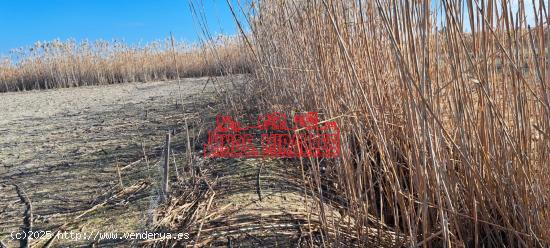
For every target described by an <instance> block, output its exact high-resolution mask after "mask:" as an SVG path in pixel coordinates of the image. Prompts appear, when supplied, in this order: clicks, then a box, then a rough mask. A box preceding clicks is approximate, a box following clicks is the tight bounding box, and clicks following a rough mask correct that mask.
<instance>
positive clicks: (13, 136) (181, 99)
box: [0, 78, 234, 247]
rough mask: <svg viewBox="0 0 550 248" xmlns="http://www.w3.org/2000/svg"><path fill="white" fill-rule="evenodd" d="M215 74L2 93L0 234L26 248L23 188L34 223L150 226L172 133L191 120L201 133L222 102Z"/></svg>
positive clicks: (51, 227) (53, 227) (52, 227)
mask: <svg viewBox="0 0 550 248" xmlns="http://www.w3.org/2000/svg"><path fill="white" fill-rule="evenodd" d="M231 80H234V79H231ZM207 81H208V80H207V79H206V78H200V79H186V80H182V81H178V82H155V83H128V84H117V85H108V86H92V87H79V88H68V89H56V90H45V91H30V92H18V93H5V94H0V106H2V109H1V110H0V240H1V241H3V243H5V244H6V245H7V246H9V247H16V246H18V245H19V243H18V242H17V241H14V240H12V237H11V234H12V232H14V231H19V230H20V227H21V226H22V225H23V213H24V209H25V206H24V204H23V203H22V202H21V200H20V197H19V196H18V194H17V191H16V188H15V186H14V185H18V186H19V187H20V188H21V189H23V191H24V192H25V193H26V195H28V198H29V199H30V201H31V203H32V208H33V211H32V213H33V229H34V230H37V231H40V230H44V231H51V232H52V233H53V232H55V231H57V230H59V229H60V227H61V226H63V225H65V227H66V228H65V229H67V230H83V231H86V230H88V231H89V230H102V231H116V232H124V231H142V230H145V229H146V228H147V220H148V215H150V212H151V211H152V209H153V208H154V207H155V206H154V204H155V200H156V196H155V195H156V193H155V192H156V190H157V189H156V187H155V184H156V181H158V180H157V178H158V174H159V170H158V169H157V168H155V165H158V163H157V162H158V160H159V158H160V155H161V153H162V149H163V142H164V139H165V134H166V133H167V131H168V130H175V131H174V132H175V133H176V132H181V130H182V129H185V127H186V126H185V119H187V120H188V125H189V127H190V133H191V136H192V137H191V138H193V135H194V134H193V132H194V131H195V130H197V128H196V127H193V125H200V121H197V120H198V119H201V118H202V116H204V115H208V112H209V111H210V112H213V110H211V109H214V108H213V106H215V104H216V102H217V101H216V97H217V94H216V93H215V92H216V90H214V87H213V85H214V84H213V83H209V84H206V82H207ZM217 81H218V83H221V84H223V83H225V81H227V80H217ZM205 84H206V87H205ZM178 138H179V137H178V136H177V135H176V136H174V139H175V140H174V142H178V140H177V139H178ZM176 148H177V147H176ZM174 151H175V154H174V155H173V157H172V158H173V159H176V160H177V159H178V158H179V157H180V156H179V154H178V153H177V149H175V150H174ZM145 157H147V158H148V159H144V158H145ZM157 167H158V166H157ZM123 189H124V190H123ZM98 205H99V207H96V208H95V209H92V208H94V206H98ZM91 210H93V211H91ZM75 223H76V224H75ZM39 241H41V240H34V241H33V242H39ZM42 241H43V240H42ZM120 242H122V243H125V244H128V245H130V244H129V241H128V240H122V241H120ZM90 243H92V241H82V240H80V241H74V240H58V241H56V244H57V245H60V246H66V245H71V246H73V245H88V244H90ZM111 243H119V241H116V242H115V241H112V242H111ZM56 244H54V246H55V245H56ZM118 245H120V244H118Z"/></svg>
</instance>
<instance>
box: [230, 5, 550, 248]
mask: <svg viewBox="0 0 550 248" xmlns="http://www.w3.org/2000/svg"><path fill="white" fill-rule="evenodd" d="M227 2H228V5H229V7H230V8H231V10H232V11H233V12H234V15H235V16H238V15H239V14H241V13H239V11H243V10H244V11H243V13H244V14H246V15H247V16H248V19H247V20H246V21H242V20H241V22H240V26H241V27H245V26H249V27H250V32H248V31H246V30H241V31H242V36H243V40H245V42H246V43H247V48H248V50H249V51H250V52H251V54H253V56H254V57H253V62H254V63H255V66H254V73H255V75H256V77H257V80H255V81H254V82H253V85H251V87H248V90H249V91H248V92H246V94H248V95H251V96H255V99H256V102H257V103H258V105H257V107H258V108H260V109H261V110H262V111H266V112H267V111H272V110H279V111H283V112H287V113H289V114H291V113H295V112H297V111H298V112H299V111H318V112H320V113H321V116H322V119H331V118H336V119H337V120H338V123H339V125H340V128H341V129H342V132H341V139H342V156H341V158H339V159H337V160H333V161H327V160H325V161H317V160H315V161H309V163H307V164H309V165H308V166H309V167H307V166H306V168H309V169H307V173H306V175H305V176H304V186H305V187H306V189H307V190H308V191H310V192H312V193H316V195H319V196H324V197H319V200H318V201H319V202H318V203H319V204H321V205H324V204H338V205H340V206H341V208H342V209H343V210H344V211H343V212H344V215H347V216H351V217H352V218H353V219H354V220H355V221H354V222H353V224H349V225H348V228H349V230H351V231H352V232H354V234H355V235H354V237H356V239H355V244H356V245H360V246H361V245H366V244H367V241H366V240H364V239H362V238H361V237H367V236H368V235H369V234H368V233H366V232H367V231H366V230H369V229H367V228H365V227H380V229H383V228H385V227H388V228H391V229H393V230H394V231H396V232H398V233H401V234H404V235H405V236H406V237H407V240H408V242H409V243H408V244H407V246H411V247H415V246H423V247H548V246H550V204H549V200H550V178H549V177H548V175H549V173H550V166H549V165H550V162H549V161H550V156H549V155H550V96H549V95H550V91H549V89H548V88H549V87H550V73H548V68H549V55H548V44H549V43H550V40H549V30H548V22H549V17H548V9H547V8H548V6H547V3H546V5H545V4H544V1H540V2H539V1H534V4H531V5H527V4H525V2H524V1H493V0H486V1H471V0H467V1H454V0H441V1H429V0H424V1H408V0H396V1H384V0H374V1H363V0H358V1H331V0H313V1H259V0H258V1H256V0H253V1H248V3H249V4H250V5H249V6H248V7H249V8H242V7H243V6H241V5H237V4H235V3H234V2H233V1H227ZM512 3H515V4H516V5H517V6H516V7H513V6H512V5H513V4H512ZM525 6H535V7H534V8H533V7H531V8H533V9H528V10H526V9H525V8H526V7H525ZM528 11H531V12H534V13H535V15H534V16H535V24H534V25H533V26H532V27H528V24H527V22H526V18H525V16H526V13H527V12H528ZM235 19H236V20H239V19H237V18H235ZM239 94H242V93H239ZM306 162H307V161H306ZM320 168H326V169H320ZM329 190H330V191H332V192H333V193H332V195H339V196H343V197H344V200H343V201H339V202H338V203H334V202H331V201H330V199H331V197H330V196H327V194H326V192H327V191H329ZM320 216H321V217H320V218H321V219H320V222H321V223H324V228H325V232H323V233H325V234H327V236H326V237H324V239H323V242H324V243H323V244H324V245H325V246H332V245H334V244H337V243H336V242H337V240H339V237H338V235H332V236H330V235H328V233H330V232H329V231H328V230H329V229H330V228H331V225H332V224H331V221H329V220H327V219H326V218H324V217H323V214H320ZM372 217H374V218H372Z"/></svg>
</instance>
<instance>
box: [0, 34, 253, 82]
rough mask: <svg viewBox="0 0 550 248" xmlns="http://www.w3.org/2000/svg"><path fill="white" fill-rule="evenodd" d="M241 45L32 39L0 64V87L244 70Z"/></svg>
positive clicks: (234, 41) (229, 41)
mask: <svg viewBox="0 0 550 248" xmlns="http://www.w3.org/2000/svg"><path fill="white" fill-rule="evenodd" d="M241 46H242V44H241V43H240V41H239V39H235V38H234V37H219V38H218V39H217V40H214V41H211V42H209V43H205V44H202V45H188V44H186V43H183V42H175V41H174V40H173V39H172V38H171V37H169V38H167V39H165V40H163V41H158V42H153V43H150V44H148V45H146V46H144V47H133V46H128V45H126V44H124V43H122V42H119V41H113V42H107V41H95V42H86V41H84V42H81V43H77V42H75V41H74V40H68V41H65V42H62V41H58V40H56V41H52V42H46V43H42V42H37V43H36V44H35V45H34V46H32V47H28V48H20V49H15V50H13V51H12V54H11V57H12V58H13V61H16V62H15V63H12V62H10V60H6V61H3V62H2V63H0V92H6V91H21V90H31V89H50V88H61V87H74V86H82V85H104V84H114V83H123V82H135V81H141V82H146V81H158V80H168V79H176V78H182V77H197V76H198V77H201V76H213V75H226V74H233V73H235V74H236V73H246V72H249V68H248V66H247V57H246V54H245V53H242V50H243V49H242V48H241Z"/></svg>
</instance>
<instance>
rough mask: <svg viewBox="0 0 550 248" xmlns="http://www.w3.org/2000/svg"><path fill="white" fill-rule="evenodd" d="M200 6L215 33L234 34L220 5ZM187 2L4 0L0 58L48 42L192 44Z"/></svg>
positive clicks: (208, 1)
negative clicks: (171, 41)
mask: <svg viewBox="0 0 550 248" xmlns="http://www.w3.org/2000/svg"><path fill="white" fill-rule="evenodd" d="M194 1H195V2H203V4H204V5H202V6H201V7H202V8H204V11H205V13H206V17H207V22H208V23H209V26H210V28H211V30H213V32H214V33H217V34H221V33H223V34H235V33H236V32H237V30H236V27H235V25H234V21H233V18H232V15H231V12H230V11H229V8H228V7H227V4H226V1H225V0H194ZM193 20H194V18H193V16H192V14H191V11H190V7H189V0H93V1H92V0H13V1H11V0H4V1H0V56H1V55H8V52H9V50H10V49H13V48H18V47H24V46H28V45H32V44H34V43H35V42H36V41H51V40H53V39H57V38H59V39H61V40H67V39H69V38H74V39H76V40H77V41H80V40H83V39H88V40H97V39H104V40H112V39H124V40H125V41H126V42H127V43H130V44H139V43H141V44H145V43H147V42H150V41H154V40H158V39H163V38H166V37H168V36H169V33H170V32H172V33H173V34H174V37H175V38H176V39H178V40H185V41H188V42H195V41H197V40H198V34H200V30H199V28H198V26H197V24H196V22H194V21H193Z"/></svg>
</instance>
